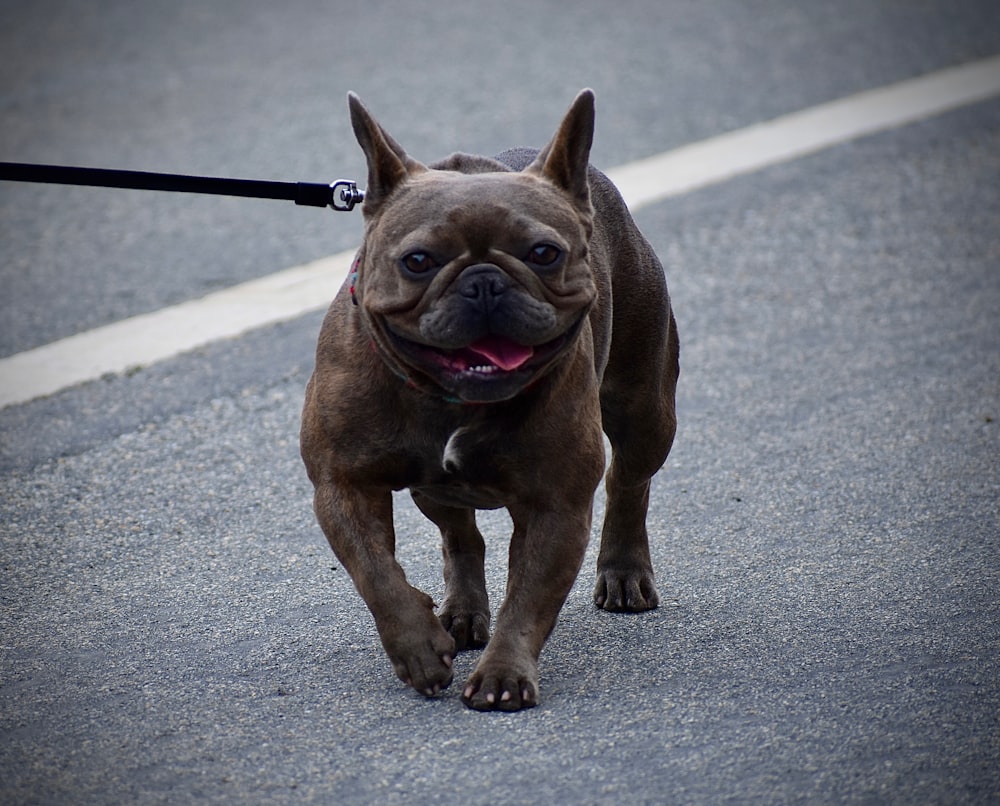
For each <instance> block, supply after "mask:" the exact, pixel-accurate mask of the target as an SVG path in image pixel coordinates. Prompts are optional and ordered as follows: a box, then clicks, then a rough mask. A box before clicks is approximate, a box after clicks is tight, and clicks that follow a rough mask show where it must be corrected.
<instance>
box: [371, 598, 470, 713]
mask: <svg viewBox="0 0 1000 806" xmlns="http://www.w3.org/2000/svg"><path fill="white" fill-rule="evenodd" d="M421 616H422V618H421V620H420V622H419V623H416V622H415V621H413V620H409V621H404V620H400V622H399V623H398V624H397V625H395V626H396V627H397V629H393V630H391V631H387V633H389V634H383V635H382V645H383V646H384V647H385V651H386V654H388V656H389V660H390V661H391V662H392V667H393V669H394V670H395V672H396V676H397V677H398V678H399V679H400V680H402V681H403V682H404V683H406V685H408V686H411V687H412V688H414V689H416V690H417V691H418V692H420V693H421V694H423V695H424V696H425V697H434V696H436V695H438V694H440V693H441V692H442V691H443V690H444V689H446V688H447V687H448V686H449V685H450V684H451V680H452V661H453V660H454V657H455V640H454V639H453V638H452V637H451V636H450V635H449V634H448V633H447V632H445V631H444V630H443V629H442V628H441V624H440V623H439V622H438V620H437V618H435V616H434V614H433V613H432V612H431V611H430V608H428V609H427V610H426V611H424V612H423V613H422V614H421Z"/></svg>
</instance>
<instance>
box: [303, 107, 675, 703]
mask: <svg viewBox="0 0 1000 806" xmlns="http://www.w3.org/2000/svg"><path fill="white" fill-rule="evenodd" d="M348 106H349V109H350V115H351V122H352V126H353V129H354V133H355V136H356V137H357V140H358V143H359V144H360V146H361V148H362V150H363V151H364V154H365V157H366V158H367V165H368V186H367V189H366V191H365V197H364V204H363V206H362V212H363V217H364V238H363V241H362V244H361V247H360V249H359V251H358V253H357V258H356V260H355V263H354V267H353V270H352V274H351V277H350V280H349V281H348V282H346V283H345V284H344V287H343V288H341V290H340V291H339V293H338V294H337V296H336V297H335V299H334V300H333V302H332V304H331V305H330V308H329V310H328V312H327V314H326V317H325V319H324V321H323V324H322V327H321V330H320V334H319V339H318V344H317V349H316V364H315V369H314V372H313V375H312V377H311V379H310V381H309V383H308V386H307V388H306V392H305V402H304V407H303V412H302V430H301V453H302V457H303V460H304V463H305V466H306V469H307V472H308V475H309V478H310V480H311V481H312V483H313V485H314V488H315V497H314V509H315V513H316V517H317V520H318V521H319V524H320V526H321V527H322V529H323V532H324V533H325V535H326V537H327V539H328V541H329V543H330V545H331V547H332V548H333V551H334V553H335V554H336V556H337V558H338V559H339V561H340V563H341V564H342V565H343V566H344V568H345V569H346V570H347V572H348V573H349V574H350V576H351V578H352V580H353V582H354V585H355V587H356V588H357V590H358V592H359V593H360V594H361V596H362V598H363V599H364V601H365V603H366V604H367V605H368V608H369V610H370V611H371V613H372V616H373V617H374V619H375V624H376V626H377V628H378V633H379V636H380V638H381V641H382V645H383V647H384V648H385V651H386V653H387V654H388V656H389V659H390V660H391V662H392V665H393V668H394V669H395V672H396V674H397V675H398V676H399V678H400V679H401V680H402V681H403V682H404V683H406V684H407V685H409V686H412V687H413V688H414V689H415V690H416V691H418V692H420V693H421V694H423V695H425V696H428V697H433V696H436V695H437V694H438V693H439V692H441V691H442V690H443V689H444V688H445V687H447V686H448V685H449V684H450V683H451V680H452V667H453V660H454V657H455V654H456V652H460V651H463V650H467V649H476V648H481V647H485V649H484V650H483V652H482V655H481V656H480V658H479V662H478V664H477V665H476V667H475V669H474V671H473V672H472V674H471V676H470V677H469V678H468V680H467V681H466V683H465V687H464V689H463V692H462V701H463V702H464V703H465V704H466V705H467V706H469V707H471V708H474V709H477V710H505V711H516V710H519V709H522V708H529V707H532V706H534V705H536V704H537V703H538V701H539V686H538V658H539V653H540V652H541V649H542V646H543V644H544V643H545V641H546V639H547V638H548V636H549V634H550V632H551V631H552V629H553V627H554V626H555V623H556V618H557V616H558V614H559V611H560V609H561V608H562V605H563V603H564V601H565V599H566V597H567V595H568V594H569V591H570V588H571V587H572V585H573V582H574V580H575V579H576V577H577V574H578V572H579V570H580V566H581V564H582V562H583V558H584V553H585V550H586V547H587V543H588V540H589V536H590V529H591V519H592V509H593V497H594V492H595V490H596V488H597V486H598V484H599V483H600V481H601V478H602V477H604V475H605V472H604V471H605V447H604V438H603V436H602V431H603V433H604V434H606V435H607V437H608V441H609V443H610V445H611V449H612V458H611V463H610V466H609V467H608V471H607V475H606V479H605V484H606V490H607V506H606V514H605V518H604V524H603V529H602V533H601V547H600V552H599V557H598V561H597V584H596V587H595V590H594V602H595V604H596V605H597V606H598V607H599V608H603V609H604V610H607V611H633V612H638V611H644V610H648V609H651V608H655V607H656V606H657V604H658V594H657V591H656V587H655V584H654V576H653V567H652V562H651V560H650V553H649V541H648V536H647V532H646V512H647V508H648V503H649V488H650V479H651V477H652V476H653V474H654V473H656V471H657V470H658V469H659V468H660V467H661V466H662V465H663V463H664V461H665V460H666V457H667V454H668V453H669V451H670V447H671V445H672V443H673V438H674V432H675V429H676V416H675V404H674V396H675V388H676V384H677V376H678V371H679V367H678V349H679V348H678V337H677V326H676V323H675V320H674V316H673V312H672V310H671V306H670V298H669V295H668V293H667V287H666V281H665V278H664V272H663V268H662V266H661V265H660V262H659V260H658V259H657V257H656V255H655V254H654V252H653V250H652V248H651V247H650V245H649V243H648V242H647V241H646V239H645V238H644V237H643V236H642V234H640V232H639V230H638V229H637V227H636V225H635V223H634V222H633V220H632V217H631V216H630V214H629V212H628V209H627V208H626V206H625V203H624V201H623V199H622V197H621V195H620V194H619V193H618V191H617V189H616V188H615V187H614V186H613V184H612V183H611V182H610V180H609V179H608V178H607V177H605V176H604V175H603V174H601V173H600V172H598V171H597V170H595V169H594V168H591V167H590V166H589V156H590V148H591V144H592V141H593V132H594V94H593V92H592V91H590V90H584V91H582V92H581V93H580V94H579V95H578V96H577V97H576V99H575V100H574V102H573V104H572V105H571V107H570V108H569V110H568V112H567V113H566V115H565V116H564V118H563V119H562V122H561V123H560V125H559V128H558V130H557V132H556V134H555V136H554V137H553V138H552V140H551V141H550V142H549V144H548V145H547V146H546V147H545V148H543V149H541V151H534V150H529V149H514V150H511V151H507V152H504V153H503V154H500V155H499V156H497V157H496V158H487V157H479V156H470V155H467V154H461V153H459V154H453V155H452V156H450V157H448V158H446V159H444V160H443V161H441V162H438V163H436V164H432V165H430V166H426V165H424V164H422V163H420V162H418V161H416V160H415V159H413V158H412V157H410V156H409V155H408V154H407V153H406V152H405V151H404V150H403V148H402V147H401V146H400V145H399V144H398V143H397V142H396V140H394V139H393V138H392V137H391V136H390V135H389V133H388V132H387V131H386V130H385V129H384V128H383V127H382V126H381V125H380V124H379V123H378V122H377V121H376V120H375V119H374V118H373V117H372V116H371V114H370V113H369V112H368V110H367V109H366V108H365V106H364V105H363V104H362V102H361V100H360V99H359V98H358V97H357V96H356V95H354V94H353V93H351V94H349V96H348ZM404 488H405V489H408V490H409V491H410V494H411V496H412V498H413V501H414V502H415V503H416V505H417V507H418V508H419V509H420V511H421V512H422V513H423V514H424V515H426V516H427V517H428V518H429V519H430V520H431V521H433V522H434V523H435V524H436V525H437V526H438V528H439V529H440V531H441V537H442V546H443V548H442V550H443V555H444V581H445V594H444V599H443V601H442V602H441V605H440V608H438V609H437V612H436V613H435V609H436V607H435V604H434V602H433V601H432V600H431V598H430V597H429V596H428V595H427V594H425V593H423V592H422V591H420V590H418V589H416V588H414V587H412V586H411V585H410V584H409V583H408V582H407V580H406V576H405V575H404V572H403V570H402V568H401V567H400V566H399V564H398V563H397V562H396V559H395V556H394V552H395V540H396V536H395V532H394V528H393V515H392V491H394V490H402V489H404ZM501 507H506V509H507V510H508V512H509V514H510V517H511V520H512V522H513V527H514V529H513V535H512V537H511V541H510V549H509V571H508V580H507V589H506V596H505V599H504V601H503V603H502V604H501V606H500V609H499V611H498V612H497V614H496V623H495V626H494V629H493V633H492V636H491V634H490V620H491V612H490V605H489V601H488V599H487V592H486V581H485V572H484V557H485V544H484V541H483V537H482V535H481V534H480V532H479V530H478V528H477V526H476V520H475V511H476V510H477V509H493V508H501Z"/></svg>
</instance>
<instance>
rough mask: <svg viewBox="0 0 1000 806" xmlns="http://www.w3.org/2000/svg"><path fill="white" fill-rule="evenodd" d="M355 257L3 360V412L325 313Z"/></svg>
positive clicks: (344, 256)
mask: <svg viewBox="0 0 1000 806" xmlns="http://www.w3.org/2000/svg"><path fill="white" fill-rule="evenodd" d="M353 259H354V252H353V251H351V252H341V253H340V254H337V255H333V256H332V257H328V258H323V259H322V260H317V261H315V262H313V263H307V264H305V265H303V266H296V267H294V268H291V269H286V270H285V271H279V272H277V273H275V274H271V275H268V276H267V277H262V278H260V279H259V280H251V281H250V282H247V283H242V284H241V285H238V286H233V287H232V288H227V289H225V290H223V291H217V292H215V293H213V294H209V295H208V296H206V297H201V298H200V299H195V300H191V301H189V302H183V303H181V304H180V305H174V306H172V307H170V308H163V309H161V310H159V311H154V312H153V313H147V314H141V315H139V316H133V317H132V318H130V319H123V320H121V321H119V322H114V323H112V324H110V325H105V326H104V327H99V328H95V329H94V330H88V331H86V332H84V333H79V334H77V335H75V336H69V337H68V338H65V339H61V340H59V341H55V342H52V343H51V344H46V345H44V346H42V347H37V348H35V349H33V350H27V351H25V352H23V353H18V354H16V355H12V356H10V357H9V358H5V359H3V360H0V408H2V407H4V406H10V405H14V404H16V403H25V402H27V401H29V400H33V399H35V398H36V397H42V396H44V395H49V394H53V393H54V392H58V391H60V390H61V389H66V388H68V387H70V386H74V385H76V384H78V383H83V382H85V381H92V380H96V379H97V378H100V377H101V376H103V375H106V374H107V373H118V372H127V371H129V370H131V369H133V368H136V367H144V366H148V365H150V364H152V363H155V362H156V361H162V360H164V359H166V358H171V357H173V356H175V355H179V354H181V353H184V352H187V351H189V350H193V349H195V348H197V347H202V346H204V345H206V344H210V343H211V342H214V341H219V340H220V339H226V338H232V337H234V336H239V335H240V334H242V333H246V332H247V331H250V330H253V329H254V328H258V327H261V326H263V325H268V324H275V323H277V322H284V321H288V320H289V319H294V318H296V317H298V316H301V315H302V314H304V313H308V312H310V311H315V310H318V309H320V308H324V307H326V306H327V305H329V304H330V300H332V299H333V297H334V295H335V294H336V293H337V290H338V289H339V288H340V286H341V284H342V283H343V281H344V279H345V278H346V277H347V274H348V272H349V271H350V266H351V261H352V260H353Z"/></svg>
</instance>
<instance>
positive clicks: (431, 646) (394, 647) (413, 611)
mask: <svg viewBox="0 0 1000 806" xmlns="http://www.w3.org/2000/svg"><path fill="white" fill-rule="evenodd" d="M314 503H315V508H316V517H317V519H318V520H319V523H320V526H322V528H323V532H324V533H325V534H326V538H327V540H328V541H329V542H330V546H331V547H332V548H333V551H334V553H335V554H336V555H337V558H338V559H339V560H340V562H341V563H342V564H343V565H344V567H345V568H346V569H347V572H348V573H349V574H350V575H351V579H352V580H353V581H354V585H355V587H356V588H357V589H358V593H360V594H361V597H362V598H363V599H364V600H365V603H366V604H367V605H368V609H369V610H371V613H372V615H373V616H374V617H375V625H376V627H377V628H378V633H379V637H380V638H381V639H382V646H383V647H385V651H386V653H387V654H388V655H389V660H390V661H392V665H393V668H394V669H395V671H396V674H397V675H398V676H399V679H400V680H402V681H403V682H404V683H406V684H407V685H408V686H412V687H413V688H415V689H416V690H417V691H419V692H420V693H421V694H424V695H426V696H428V697H431V696H434V695H435V694H437V693H438V692H440V691H441V690H442V689H444V688H446V687H447V686H448V684H449V683H451V678H452V659H453V658H454V656H455V641H454V640H453V639H452V637H451V636H450V635H449V634H448V633H447V632H446V631H445V629H444V628H443V627H442V626H441V623H440V622H439V621H438V619H437V617H436V616H435V615H434V602H433V601H432V600H431V598H430V596H428V595H427V594H426V593H424V592H422V591H420V590H417V589H416V588H414V587H413V586H411V585H410V584H409V583H408V582H407V581H406V575H405V574H404V573H403V569H402V568H401V567H400V566H399V563H398V562H396V557H395V546H396V538H395V532H394V530H393V525H392V493H391V492H390V491H389V490H388V489H376V490H364V491H362V490H358V489H357V488H354V487H351V486H348V485H344V484H337V483H334V482H329V481H328V482H321V483H319V484H317V485H316V494H315V499H314Z"/></svg>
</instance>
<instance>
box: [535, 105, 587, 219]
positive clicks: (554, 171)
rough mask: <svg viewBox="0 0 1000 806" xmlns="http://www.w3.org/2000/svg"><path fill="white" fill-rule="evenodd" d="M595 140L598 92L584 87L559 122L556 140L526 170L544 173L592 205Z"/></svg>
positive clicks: (584, 203) (579, 201) (578, 200)
mask: <svg viewBox="0 0 1000 806" xmlns="http://www.w3.org/2000/svg"><path fill="white" fill-rule="evenodd" d="M593 142H594V92H593V90H589V89H587V90H583V91H581V92H580V94H579V95H577V96H576V99H575V100H574V101H573V104H572V105H571V106H570V108H569V111H568V112H567V113H566V116H565V117H564V118H563V120H562V123H560V124H559V130H558V131H557V132H556V134H555V137H553V138H552V141H551V142H550V143H549V144H548V145H547V146H545V148H543V149H542V150H541V151H540V152H539V154H538V156H537V157H536V158H535V161H534V162H533V163H532V164H531V165H529V166H528V167H527V168H526V169H525V170H527V171H532V172H534V173H537V174H540V175H541V176H544V177H545V178H546V179H548V180H549V181H550V182H552V183H553V184H555V185H557V186H558V187H561V188H562V189H563V190H565V191H566V192H567V193H569V194H570V195H571V196H572V197H573V199H574V200H575V201H576V203H577V205H579V206H580V207H581V208H582V209H584V210H589V209H590V185H589V184H588V182H587V168H588V167H589V164H590V146H591V145H592V144H593Z"/></svg>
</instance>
